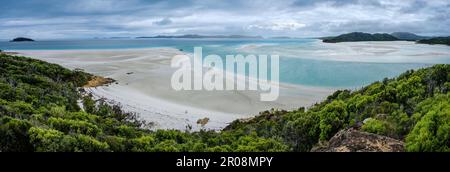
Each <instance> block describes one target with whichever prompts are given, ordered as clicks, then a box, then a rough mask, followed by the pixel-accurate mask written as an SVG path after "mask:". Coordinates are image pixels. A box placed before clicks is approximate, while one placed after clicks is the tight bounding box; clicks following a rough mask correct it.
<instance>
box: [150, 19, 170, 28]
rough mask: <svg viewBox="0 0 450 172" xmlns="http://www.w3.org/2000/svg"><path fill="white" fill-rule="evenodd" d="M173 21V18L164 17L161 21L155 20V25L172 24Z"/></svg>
mask: <svg viewBox="0 0 450 172" xmlns="http://www.w3.org/2000/svg"><path fill="white" fill-rule="evenodd" d="M171 23H172V20H170V18H164V19H162V20H160V21H155V22H153V24H155V25H161V26H163V25H169V24H171Z"/></svg>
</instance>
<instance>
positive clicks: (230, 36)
mask: <svg viewBox="0 0 450 172" xmlns="http://www.w3.org/2000/svg"><path fill="white" fill-rule="evenodd" d="M136 38H137V39H153V38H194V39H203V38H246V39H263V37H262V36H246V35H212V36H208V35H181V36H173V35H158V36H150V37H146V36H144V37H136Z"/></svg>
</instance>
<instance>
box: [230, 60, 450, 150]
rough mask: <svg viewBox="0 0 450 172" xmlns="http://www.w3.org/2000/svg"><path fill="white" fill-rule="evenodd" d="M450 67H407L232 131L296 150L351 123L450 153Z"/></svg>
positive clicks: (241, 124) (414, 147)
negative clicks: (397, 73) (393, 75)
mask: <svg viewBox="0 0 450 172" xmlns="http://www.w3.org/2000/svg"><path fill="white" fill-rule="evenodd" d="M449 81H450V65H436V66H434V67H430V68H427V69H421V70H418V71H407V72H406V73H403V74H402V75H400V76H399V77H398V78H396V79H384V80H383V81H381V82H375V83H373V84H371V85H369V86H367V87H364V88H362V89H360V90H357V91H349V90H343V91H337V92H335V93H334V94H332V95H331V96H329V97H328V98H327V99H326V100H325V101H323V102H322V103H320V104H316V105H314V106H312V107H310V108H309V109H308V110H306V109H305V108H300V109H299V110H296V111H292V112H285V111H273V112H264V113H262V115H260V116H258V117H256V118H254V119H253V120H250V121H247V122H240V121H235V122H234V123H233V124H231V125H230V126H228V127H227V130H236V129H241V130H242V129H243V130H245V131H246V132H256V133H257V134H258V136H261V137H266V138H273V137H275V138H277V137H281V138H283V140H284V143H286V144H288V145H289V147H290V148H291V150H292V151H308V150H310V149H311V148H312V147H313V146H315V145H317V144H318V143H319V144H320V143H323V142H326V141H327V140H329V139H330V138H331V137H332V136H333V135H334V134H335V133H336V132H338V131H339V130H341V129H343V128H347V127H361V129H362V130H363V131H366V132H371V133H375V134H380V135H385V136H389V137H392V138H396V139H399V140H405V141H406V150H407V151H450V102H449V101H450V95H449V93H448V90H449V89H450V82H449Z"/></svg>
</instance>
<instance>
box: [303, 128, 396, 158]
mask: <svg viewBox="0 0 450 172" xmlns="http://www.w3.org/2000/svg"><path fill="white" fill-rule="evenodd" d="M311 151H312V152H403V151H404V143H403V142H402V141H399V140H395V139H393V138H389V137H386V136H381V135H377V134H372V133H366V132H361V131H358V130H356V129H346V130H341V131H339V132H338V133H337V134H336V135H334V136H333V137H332V138H331V139H330V140H329V142H328V143H327V144H326V145H324V146H320V147H315V148H313V149H312V150H311Z"/></svg>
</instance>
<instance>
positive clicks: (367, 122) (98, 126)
mask: <svg viewBox="0 0 450 172" xmlns="http://www.w3.org/2000/svg"><path fill="white" fill-rule="evenodd" d="M449 72H450V65H436V66H434V67H431V68H427V69H421V70H418V71H408V72H406V73H404V74H402V75H401V76H399V77H398V78H396V79H385V80H383V81H382V82H375V83H373V84H371V85H369V86H367V87H364V88H362V89H361V90H357V91H348V90H343V91H337V92H335V93H334V94H333V95H331V96H329V97H328V98H327V99H326V100H325V101H324V102H322V103H319V104H316V105H314V106H312V107H310V108H308V109H307V110H306V109H305V108H300V109H298V110H295V111H290V112H287V111H277V110H272V111H266V112H262V113H261V114H260V115H259V116H257V117H255V118H253V119H250V120H245V121H242V120H238V121H235V122H233V123H232V124H231V125H229V126H228V127H227V128H226V129H224V130H223V131H221V132H215V131H199V132H189V131H174V130H158V131H151V130H149V129H148V127H147V125H146V123H145V122H142V121H139V120H137V117H136V115H135V114H133V113H126V112H123V111H122V110H121V109H120V107H119V106H117V105H113V106H111V105H108V104H107V103H105V102H104V101H103V100H97V101H95V100H93V99H92V98H91V97H90V96H89V95H83V94H81V93H80V92H79V91H78V90H77V88H78V87H80V86H82V85H84V84H85V83H86V82H87V81H88V80H90V79H91V78H92V77H93V76H91V75H90V74H87V73H84V72H82V71H70V70H67V69H64V68H62V67H60V66H58V65H54V64H49V63H46V62H43V61H39V60H33V59H29V58H25V57H14V56H8V55H0V138H1V139H0V151H1V152H5V151H77V152H78V151H105V152H110V151H115V152H119V151H120V152H122V151H222V152H223V151H309V150H310V149H311V148H312V147H313V146H315V145H317V144H321V143H322V142H326V141H327V140H328V139H329V138H330V137H332V136H333V135H334V134H335V133H336V132H338V131H339V130H341V129H344V128H346V127H351V126H358V125H362V126H361V129H362V130H364V131H367V132H372V133H377V134H381V135H385V136H389V137H393V138H397V139H401V140H405V141H406V149H407V150H408V151H450V148H449V147H450V105H449V100H450V99H449V94H448V90H449V89H450V82H449V79H450V73H449ZM78 103H81V104H82V108H80V106H79V104H78ZM363 121H364V122H363Z"/></svg>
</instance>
